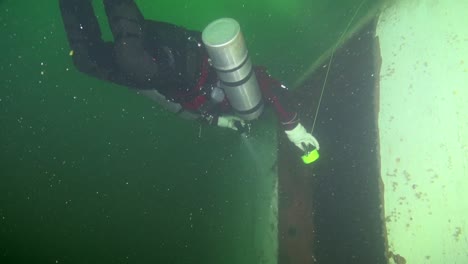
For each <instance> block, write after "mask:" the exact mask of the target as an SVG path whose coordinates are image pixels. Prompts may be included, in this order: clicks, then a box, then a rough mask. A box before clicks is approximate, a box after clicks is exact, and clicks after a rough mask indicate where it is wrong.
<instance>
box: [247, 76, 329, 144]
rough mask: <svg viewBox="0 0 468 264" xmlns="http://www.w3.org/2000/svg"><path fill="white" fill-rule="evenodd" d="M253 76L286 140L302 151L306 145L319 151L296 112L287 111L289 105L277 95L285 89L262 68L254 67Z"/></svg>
mask: <svg viewBox="0 0 468 264" xmlns="http://www.w3.org/2000/svg"><path fill="white" fill-rule="evenodd" d="M255 74H256V76H257V81H258V82H259V86H260V89H261V90H262V94H263V97H264V99H265V100H266V101H267V102H269V103H270V104H271V105H272V106H273V108H274V109H275V112H276V116H277V118H278V120H279V121H280V123H281V124H282V126H283V129H284V131H285V133H286V135H287V136H288V139H289V140H290V141H291V142H292V143H293V144H294V145H296V146H297V147H298V148H299V149H301V150H302V151H306V147H307V146H308V145H313V146H314V147H316V148H317V149H319V148H320V146H319V143H318V141H317V140H316V139H315V137H314V136H312V134H310V133H309V132H307V130H306V129H305V128H304V126H303V125H302V124H301V123H300V121H299V116H298V114H297V112H296V111H293V110H291V109H288V108H287V107H288V106H289V107H291V106H290V105H291V104H290V103H289V104H288V103H284V101H286V98H285V96H280V95H279V89H282V88H286V87H285V86H284V85H283V84H281V83H280V82H279V81H277V80H276V79H274V78H273V77H271V76H270V75H269V74H268V73H267V72H266V69H265V68H263V67H255Z"/></svg>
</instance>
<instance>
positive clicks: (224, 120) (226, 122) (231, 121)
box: [218, 115, 245, 131]
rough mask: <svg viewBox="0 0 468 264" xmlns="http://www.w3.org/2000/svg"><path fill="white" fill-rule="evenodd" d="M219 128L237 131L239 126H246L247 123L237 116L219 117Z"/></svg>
mask: <svg viewBox="0 0 468 264" xmlns="http://www.w3.org/2000/svg"><path fill="white" fill-rule="evenodd" d="M218 126H219V127H226V128H230V129H233V130H236V131H237V127H238V126H241V127H244V126H245V121H244V120H242V118H240V117H237V116H230V115H228V116H219V117H218Z"/></svg>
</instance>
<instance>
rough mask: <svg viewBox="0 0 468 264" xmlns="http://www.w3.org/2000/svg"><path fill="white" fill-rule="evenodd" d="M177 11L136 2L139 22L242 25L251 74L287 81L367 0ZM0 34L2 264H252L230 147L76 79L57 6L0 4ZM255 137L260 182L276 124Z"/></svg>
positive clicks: (221, 137)
mask: <svg viewBox="0 0 468 264" xmlns="http://www.w3.org/2000/svg"><path fill="white" fill-rule="evenodd" d="M174 2H176V1H172V0H171V1H169V0H166V1H151V0H141V1H137V3H138V5H139V6H140V7H141V8H142V10H143V13H144V15H145V16H146V17H147V18H152V19H156V20H162V21H167V22H172V23H175V24H178V25H182V26H185V27H188V28H191V29H198V30H202V29H203V27H204V26H206V25H207V24H208V23H209V22H211V21H212V20H214V19H217V18H219V17H224V16H229V17H234V18H236V19H237V20H238V21H239V22H240V24H241V26H242V29H243V32H244V35H245V37H246V39H247V42H248V46H249V50H250V52H251V54H252V60H253V62H254V63H255V64H262V65H265V66H267V67H268V68H269V69H270V71H271V73H272V74H274V75H275V76H276V77H277V78H279V79H281V80H284V81H285V82H286V83H293V82H294V81H295V80H296V79H297V78H299V77H300V76H302V75H303V74H304V72H305V71H306V70H307V68H308V67H309V66H310V65H311V64H312V63H313V62H314V61H315V60H316V59H317V58H318V57H319V56H320V55H321V54H323V53H324V52H325V51H326V50H327V49H328V48H329V47H331V46H332V45H333V44H334V42H335V41H336V40H337V39H338V37H339V36H340V34H341V33H342V30H343V29H344V28H345V26H346V25H347V23H348V22H349V20H350V19H351V17H352V16H353V15H354V11H355V10H356V8H357V6H358V5H359V4H360V3H361V0H353V1H351V0H348V1H345V0H340V1H325V0H323V1H306V0H298V1H286V0H274V1H266V0H263V1H214V0H210V1H208V0H207V1H202V2H200V1H177V2H176V3H174ZM369 2H372V1H369ZM95 4H96V11H97V14H98V15H99V16H100V22H101V24H102V25H103V26H106V21H105V16H104V13H103V8H102V3H100V2H99V1H95ZM370 8H371V6H370V5H367V4H366V5H364V7H363V9H362V11H361V12H360V14H359V16H358V18H357V20H358V19H359V17H360V16H363V15H364V14H366V10H370ZM103 32H104V37H105V38H107V39H110V38H111V36H110V33H109V30H108V29H105V28H103ZM0 35H1V41H0V50H1V55H0V263H233V264H234V263H254V262H255V261H254V260H253V259H255V254H256V253H255V250H254V249H253V244H252V243H251V241H250V234H251V232H252V228H253V227H252V226H249V224H248V221H247V222H246V219H249V217H251V215H252V212H253V208H252V199H254V197H255V195H253V194H255V193H256V192H257V190H256V187H255V185H254V184H251V182H252V179H253V178H254V177H256V176H258V175H257V174H258V169H253V168H252V167H251V166H249V165H248V164H251V163H249V162H248V161H247V159H248V155H247V154H246V149H245V148H242V146H241V142H240V139H239V137H238V135H236V134H234V133H231V132H230V131H225V130H222V129H218V128H203V130H202V133H201V137H200V136H199V125H198V124H196V123H192V122H188V121H185V120H181V119H178V118H177V117H174V116H173V115H172V114H170V113H166V112H164V110H162V109H160V108H159V107H158V106H157V105H154V104H153V103H152V102H151V101H150V100H147V99H146V98H143V97H141V96H139V95H137V94H135V93H134V92H133V91H129V90H128V89H126V88H124V87H119V86H116V85H113V84H109V83H105V82H102V81H99V80H96V79H93V78H90V77H88V76H85V75H83V74H81V73H79V72H78V71H77V70H75V69H74V67H73V65H72V63H71V58H70V56H69V52H70V49H69V47H68V43H67V41H66V38H65V32H64V29H63V25H62V21H61V17H60V13H59V9H58V1H16V0H0ZM267 116H268V114H267ZM253 129H254V135H255V136H256V137H259V138H262V139H264V140H263V141H264V142H265V143H264V144H262V149H260V150H258V151H259V153H261V154H263V155H267V154H268V155H269V158H268V159H265V160H267V162H265V164H261V166H262V167H263V168H262V169H263V170H268V169H269V168H271V167H272V166H273V165H274V160H275V156H276V154H275V150H276V140H268V139H270V138H271V139H275V138H276V137H275V131H276V124H275V122H274V121H273V120H272V119H271V118H266V119H265V120H261V121H259V122H258V123H257V124H254V128H253ZM265 139H266V140H265ZM259 140H260V139H259Z"/></svg>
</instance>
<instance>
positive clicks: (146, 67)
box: [59, 0, 319, 151]
mask: <svg viewBox="0 0 468 264" xmlns="http://www.w3.org/2000/svg"><path fill="white" fill-rule="evenodd" d="M91 1H92V0H59V4H60V10H61V13H62V18H63V22H64V27H65V30H66V33H67V38H68V42H69V45H70V48H71V50H72V51H71V53H70V54H71V55H72V58H73V63H74V65H75V67H76V68H77V69H78V70H79V71H81V72H83V73H85V74H88V75H91V76H94V77H96V78H99V79H103V80H106V81H110V82H112V83H115V84H119V85H123V86H126V87H129V88H131V89H135V90H136V91H137V92H138V93H140V94H143V95H145V96H147V97H149V98H151V99H152V100H154V101H156V102H157V103H158V104H160V105H162V106H163V107H164V108H166V109H167V110H169V111H172V112H174V113H176V114H177V115H179V116H181V117H183V118H187V119H196V120H199V121H201V122H203V123H207V124H211V125H217V126H219V127H225V128H230V129H233V130H237V131H242V130H245V129H246V128H247V127H248V125H247V123H246V121H251V120H254V119H256V118H258V117H259V116H260V115H261V113H262V111H263V108H264V107H263V106H264V102H267V103H269V104H271V105H272V106H273V108H274V110H275V113H276V116H277V118H278V120H279V122H280V123H281V124H282V127H283V129H284V131H285V133H286V135H287V136H288V138H289V140H290V141H291V142H292V143H293V144H294V145H296V146H297V147H298V148H299V149H300V150H302V151H306V149H307V148H308V147H311V146H313V147H315V148H316V149H318V148H319V144H318V142H317V140H316V139H315V138H314V137H313V136H312V135H311V134H310V133H308V132H307V131H306V129H305V128H304V126H303V125H302V124H301V123H300V122H299V117H298V115H297V113H296V112H295V111H291V110H289V109H288V108H287V107H286V105H285V104H283V102H282V101H284V100H286V98H287V94H285V93H287V90H286V89H285V88H286V87H285V86H284V85H282V84H281V83H280V82H278V81H277V80H275V79H274V78H272V77H271V76H270V75H269V74H268V73H267V72H266V69H265V68H264V67H255V66H252V64H251V62H250V58H249V56H248V52H247V49H246V48H245V43H244V39H243V37H242V34H241V32H240V29H239V24H238V23H237V22H236V21H235V20H233V19H220V20H217V21H215V22H213V23H211V24H210V25H208V26H207V28H206V29H205V30H204V31H203V33H201V32H197V31H191V30H187V29H184V28H182V27H179V26H176V25H173V24H169V23H165V22H159V21H152V20H145V19H144V18H143V15H142V13H141V12H140V10H139V9H138V7H137V5H136V4H135V2H134V0H103V1H104V7H105V12H106V14H107V18H108V21H109V25H110V29H111V31H112V34H113V38H114V42H105V41H103V40H102V38H101V30H100V27H99V24H98V20H97V18H96V16H95V14H94V10H93V7H92V3H91ZM280 93H281V95H282V96H279V94H280Z"/></svg>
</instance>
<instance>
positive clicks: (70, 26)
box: [59, 0, 113, 79]
mask: <svg viewBox="0 0 468 264" xmlns="http://www.w3.org/2000/svg"><path fill="white" fill-rule="evenodd" d="M59 4H60V11H61V13H62V19H63V23H64V26H65V30H66V32H67V38H68V42H69V45H70V48H71V49H72V50H73V63H74V64H75V66H76V67H77V68H78V70H80V71H82V72H84V73H87V74H90V75H92V76H95V77H98V78H103V79H107V78H108V73H109V72H110V71H111V69H110V68H111V67H112V61H113V55H112V49H113V47H112V44H111V43H105V42H104V41H103V40H102V38H101V30H100V28H99V23H98V21H97V18H96V16H95V15H94V10H93V6H92V4H91V0H59Z"/></svg>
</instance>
